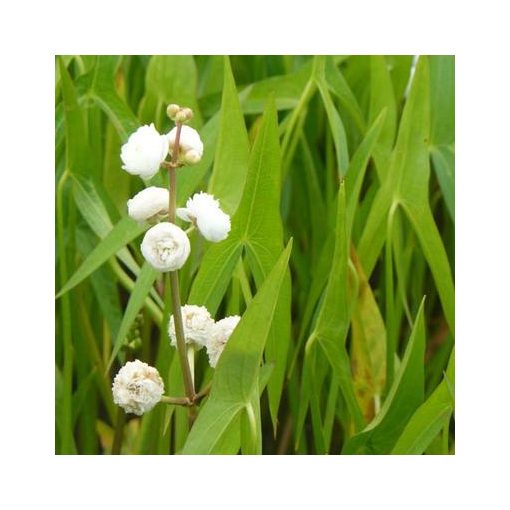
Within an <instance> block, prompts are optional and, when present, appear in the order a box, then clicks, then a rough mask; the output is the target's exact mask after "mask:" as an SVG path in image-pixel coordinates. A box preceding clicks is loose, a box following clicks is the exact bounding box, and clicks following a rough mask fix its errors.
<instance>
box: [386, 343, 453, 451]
mask: <svg viewBox="0 0 510 510" xmlns="http://www.w3.org/2000/svg"><path fill="white" fill-rule="evenodd" d="M454 380H455V352H452V355H451V357H450V362H449V363H448V369H447V371H446V374H445V377H444V379H443V381H442V382H441V384H440V385H439V386H438V387H437V388H436V389H435V390H434V392H433V393H432V395H430V397H429V398H428V399H427V400H426V401H425V402H424V403H423V404H422V405H421V406H420V407H419V408H418V409H417V410H416V412H415V413H414V414H413V416H412V418H411V419H410V420H409V423H408V424H407V425H406V428H405V429H404V431H403V432H402V435H401V436H400V437H399V439H398V441H397V443H396V444H395V446H394V448H393V450H392V452H391V453H392V454H395V455H419V454H421V453H423V452H424V451H425V450H426V449H427V448H428V446H429V445H430V444H431V443H432V441H433V439H434V438H435V437H436V436H437V434H439V432H440V431H441V429H442V428H443V427H444V426H445V425H447V424H448V423H449V421H450V417H451V415H452V413H453V408H454V404H455V402H454V399H453V395H452V394H451V392H450V389H449V387H448V385H449V383H452V382H453V381H454Z"/></svg>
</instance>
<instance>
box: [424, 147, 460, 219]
mask: <svg viewBox="0 0 510 510" xmlns="http://www.w3.org/2000/svg"><path fill="white" fill-rule="evenodd" d="M430 155H431V156H432V163H433V164H434V170H435V171H436V176H437V180H438V181H439V186H440V187H441V192H442V193H443V198H444V201H445V203H446V207H447V208H448V212H449V214H450V217H451V218H452V221H453V222H455V154H454V151H453V149H452V148H451V147H448V146H444V145H442V146H439V147H434V146H431V147H430Z"/></svg>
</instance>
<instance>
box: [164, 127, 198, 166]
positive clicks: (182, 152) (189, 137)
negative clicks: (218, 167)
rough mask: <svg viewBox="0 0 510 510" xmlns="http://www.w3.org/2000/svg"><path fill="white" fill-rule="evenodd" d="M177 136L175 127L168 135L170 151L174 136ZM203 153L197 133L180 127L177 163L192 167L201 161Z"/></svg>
mask: <svg viewBox="0 0 510 510" xmlns="http://www.w3.org/2000/svg"><path fill="white" fill-rule="evenodd" d="M176 134H177V127H174V128H173V129H172V131H170V133H168V134H167V135H166V136H167V139H168V144H169V145H170V151H173V148H174V143H175V135H176ZM203 153H204V144H203V143H202V140H201V139H200V135H199V134H198V132H197V131H195V130H194V129H193V128H191V127H189V126H181V134H180V137H179V161H180V162H181V163H184V164H186V165H194V164H195V163H198V162H199V161H200V160H201V159H202V154H203Z"/></svg>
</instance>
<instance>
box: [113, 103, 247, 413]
mask: <svg viewBox="0 0 510 510" xmlns="http://www.w3.org/2000/svg"><path fill="white" fill-rule="evenodd" d="M167 114H168V116H169V117H170V119H172V120H173V121H175V123H176V126H175V127H174V128H173V129H172V130H171V131H170V132H169V133H166V134H160V133H158V131H157V130H156V128H155V127H154V124H150V125H146V126H141V127H140V128H138V129H137V130H136V131H135V132H134V133H132V134H131V136H130V137H129V139H128V141H127V142H126V143H125V144H124V145H123V146H122V148H121V153H120V157H121V160H122V163H123V165H122V168H123V169H124V170H125V171H126V172H128V173H130V174H132V175H138V176H140V177H141V178H142V179H144V180H148V179H151V178H153V177H154V176H155V175H156V174H157V173H158V171H159V169H160V168H161V167H162V166H163V167H165V168H168V169H169V171H170V172H171V173H170V177H171V179H172V178H175V173H173V172H175V171H176V169H178V168H179V167H181V166H184V165H194V164H197V163H199V162H200V160H201V159H202V156H203V153H204V144H203V143H202V140H201V139H200V135H199V134H198V132H197V131H195V130H194V129H193V128H191V127H189V126H186V125H184V123H185V122H187V121H189V120H191V119H192V117H193V112H192V111H191V110H190V109H189V108H182V107H180V106H179V105H176V104H171V105H169V106H168V108H167ZM168 156H170V160H167V157H168ZM171 179H170V182H172V180H171ZM175 200H176V190H175V188H174V187H172V188H170V189H166V188H159V187H156V186H149V187H147V188H145V189H144V190H142V191H140V192H139V193H137V194H136V195H135V196H134V197H132V198H131V199H130V200H128V202H127V209H128V214H129V216H130V217H131V218H133V219H134V220H135V221H137V222H138V223H139V224H140V225H145V224H147V225H148V226H150V228H148V230H147V231H146V233H145V235H144V237H143V240H142V244H141V246H140V248H141V252H142V255H143V256H144V258H145V260H146V261H147V262H148V263H149V264H150V265H151V266H152V267H153V268H154V269H156V270H157V271H160V272H168V271H177V270H178V269H180V268H181V267H183V265H184V264H185V263H186V260H187V259H188V257H189V255H190V251H191V247H190V242H189V239H188V235H187V233H186V232H184V230H182V229H181V228H180V227H179V226H177V225H176V224H175V223H174V222H173V218H175V216H177V217H178V218H180V219H181V220H183V221H186V222H190V223H192V225H193V227H194V228H196V229H197V230H198V232H199V233H200V234H201V235H202V236H203V237H204V238H205V239H207V240H208V241H211V242H215V243H217V242H220V241H223V240H224V239H226V238H227V236H228V234H229V232H230V216H229V215H228V214H226V213H225V212H223V211H222V210H221V208H220V203H219V201H218V200H217V199H215V198H214V197H213V196H212V195H209V194H207V193H204V192H199V193H195V194H194V195H193V196H192V197H190V198H189V199H188V200H187V201H186V206H185V207H181V208H176V204H175ZM193 227H192V228H193ZM190 230H191V229H190ZM181 317H182V322H183V330H184V341H185V343H186V344H188V345H189V346H191V347H193V348H194V349H195V350H199V349H201V348H203V347H205V348H206V349H207V354H208V355H209V362H210V364H211V366H212V367H215V366H216V364H217V362H218V359H219V357H220V355H221V353H222V351H223V348H224V347H225V344H226V343H227V341H228V339H229V338H230V336H231V334H232V332H233V331H234V328H235V327H236V326H237V324H238V322H239V320H240V317H238V316H234V317H227V318H225V319H222V320H220V321H218V322H215V321H214V319H213V318H212V317H211V315H210V313H209V311H208V310H207V309H206V308H205V307H203V306H195V305H185V306H183V307H182V308H181ZM169 335H170V340H171V344H172V345H173V346H177V339H176V333H175V320H174V316H173V315H172V316H171V317H170V321H169ZM112 391H113V400H114V402H115V403H116V404H117V405H119V406H121V407H122V408H123V409H124V410H125V411H126V412H128V413H134V414H137V415H142V414H143V413H145V412H147V411H149V410H151V409H152V408H153V407H154V406H155V405H156V404H157V403H158V402H160V401H161V399H162V395H163V391H164V387H163V381H162V379H161V377H160V376H159V373H158V371H157V370H156V369H155V368H153V367H150V366H149V365H147V364H146V363H143V362H141V361H139V360H135V361H130V362H128V363H126V364H125V365H124V366H123V367H122V368H121V369H120V371H119V372H118V374H117V375H116V377H115V379H114V382H113V386H112ZM193 391H194V390H193V389H192V390H191V391H190V392H188V397H189V398H193ZM190 395H191V397H190ZM165 398H166V397H165Z"/></svg>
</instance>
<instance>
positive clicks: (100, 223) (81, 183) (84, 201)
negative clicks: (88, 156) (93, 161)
mask: <svg viewBox="0 0 510 510" xmlns="http://www.w3.org/2000/svg"><path fill="white" fill-rule="evenodd" d="M71 177H72V180H73V192H74V200H75V202H76V205H77V207H78V209H79V210H80V213H81V214H82V216H83V217H84V218H85V221H86V222H87V223H88V224H89V226H90V228H91V229H92V231H93V232H94V233H95V234H96V235H97V236H99V237H100V238H101V239H104V238H105V237H106V236H107V235H108V233H109V232H110V231H111V230H112V228H113V224H112V221H111V219H110V216H109V214H108V211H107V210H106V207H105V206H104V204H103V201H102V200H101V198H100V196H99V193H98V192H97V189H96V186H95V184H94V182H93V181H92V180H91V179H87V178H85V177H83V176H81V175H72V176H71ZM119 258H120V260H122V262H124V264H126V266H127V267H128V268H129V269H130V270H131V271H132V272H133V273H134V274H135V275H137V274H138V272H139V271H140V268H139V267H138V264H137V263H136V261H135V259H134V258H133V256H132V255H131V253H129V251H128V250H127V248H122V249H121V250H119Z"/></svg>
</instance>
